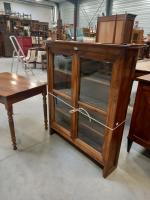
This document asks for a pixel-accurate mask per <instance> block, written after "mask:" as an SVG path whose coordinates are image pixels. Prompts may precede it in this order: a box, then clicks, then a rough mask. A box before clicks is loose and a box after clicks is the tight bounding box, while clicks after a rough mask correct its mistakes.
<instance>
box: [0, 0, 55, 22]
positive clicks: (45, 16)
mask: <svg viewBox="0 0 150 200" xmlns="http://www.w3.org/2000/svg"><path fill="white" fill-rule="evenodd" d="M3 2H7V1H0V10H2V9H3V10H4V6H3ZM11 10H12V12H19V13H21V14H23V13H25V14H29V15H30V14H31V15H32V19H33V20H39V21H41V22H49V23H50V24H51V20H52V17H51V8H50V7H47V8H46V7H41V6H37V5H30V4H23V3H16V2H11Z"/></svg>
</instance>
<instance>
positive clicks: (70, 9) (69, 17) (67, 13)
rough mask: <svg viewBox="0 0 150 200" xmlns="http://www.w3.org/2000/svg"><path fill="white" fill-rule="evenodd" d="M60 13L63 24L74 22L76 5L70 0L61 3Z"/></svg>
mask: <svg viewBox="0 0 150 200" xmlns="http://www.w3.org/2000/svg"><path fill="white" fill-rule="evenodd" d="M60 13H61V18H62V21H63V24H73V23H74V5H73V4H72V3H70V2H63V3H60Z"/></svg>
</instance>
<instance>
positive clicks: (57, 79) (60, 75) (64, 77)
mask: <svg viewBox="0 0 150 200" xmlns="http://www.w3.org/2000/svg"><path fill="white" fill-rule="evenodd" d="M71 74H72V56H64V55H55V56H54V89H56V90H60V91H61V92H64V93H65V94H67V95H69V96H71Z"/></svg>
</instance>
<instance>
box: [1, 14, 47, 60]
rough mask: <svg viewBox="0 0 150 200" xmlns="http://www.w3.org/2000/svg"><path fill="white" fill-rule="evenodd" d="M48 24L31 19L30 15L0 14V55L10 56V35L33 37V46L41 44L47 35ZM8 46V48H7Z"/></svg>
mask: <svg viewBox="0 0 150 200" xmlns="http://www.w3.org/2000/svg"><path fill="white" fill-rule="evenodd" d="M48 29H49V26H48V23H47V22H39V21H36V20H32V19H31V17H29V16H26V15H25V14H24V16H22V15H19V14H17V13H15V15H12V14H10V15H5V14H1V15H0V56H4V57H11V56H12V46H11V43H10V41H9V36H10V35H15V36H20V37H23V36H25V37H27V36H31V37H33V38H32V40H33V41H34V42H33V45H34V46H41V45H42V43H43V41H44V40H46V39H47V37H48V31H49V30H48ZM9 47H10V48H9Z"/></svg>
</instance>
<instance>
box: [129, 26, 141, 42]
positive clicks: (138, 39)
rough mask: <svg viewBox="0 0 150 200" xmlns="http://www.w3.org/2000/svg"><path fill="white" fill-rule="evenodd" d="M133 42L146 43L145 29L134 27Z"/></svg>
mask: <svg viewBox="0 0 150 200" xmlns="http://www.w3.org/2000/svg"><path fill="white" fill-rule="evenodd" d="M131 42H132V43H135V44H144V30H143V29H135V28H134V29H133V32H132V39H131Z"/></svg>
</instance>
